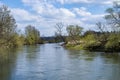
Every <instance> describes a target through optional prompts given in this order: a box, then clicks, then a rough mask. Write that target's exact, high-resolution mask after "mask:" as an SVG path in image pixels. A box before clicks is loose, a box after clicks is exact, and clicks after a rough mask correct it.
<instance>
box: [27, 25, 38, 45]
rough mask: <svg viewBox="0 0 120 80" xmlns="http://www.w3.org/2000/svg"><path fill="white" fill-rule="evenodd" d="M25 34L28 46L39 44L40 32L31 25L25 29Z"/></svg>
mask: <svg viewBox="0 0 120 80" xmlns="http://www.w3.org/2000/svg"><path fill="white" fill-rule="evenodd" d="M25 34H26V44H29V45H31V44H37V43H39V41H40V32H39V31H38V30H37V29H36V28H35V27H34V26H31V25H28V26H27V27H26V28H25Z"/></svg>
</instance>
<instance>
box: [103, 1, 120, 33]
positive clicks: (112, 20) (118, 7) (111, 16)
mask: <svg viewBox="0 0 120 80" xmlns="http://www.w3.org/2000/svg"><path fill="white" fill-rule="evenodd" d="M106 12H107V13H108V14H107V15H106V16H105V19H106V20H107V22H108V24H109V25H111V27H112V28H113V30H114V31H120V30H119V29H120V1H115V2H114V3H113V7H112V8H108V9H107V10H106Z"/></svg>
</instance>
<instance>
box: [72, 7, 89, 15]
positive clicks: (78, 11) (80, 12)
mask: <svg viewBox="0 0 120 80" xmlns="http://www.w3.org/2000/svg"><path fill="white" fill-rule="evenodd" d="M73 11H74V12H75V13H76V14H77V15H79V16H82V17H84V16H90V15H91V13H90V12H88V11H87V10H86V8H85V7H81V8H74V9H73Z"/></svg>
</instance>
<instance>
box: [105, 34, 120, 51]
mask: <svg viewBox="0 0 120 80" xmlns="http://www.w3.org/2000/svg"><path fill="white" fill-rule="evenodd" d="M105 49H106V50H107V51H119V50H120V34H118V33H117V34H115V33H112V34H111V35H110V36H109V38H108V42H107V43H106V45H105Z"/></svg>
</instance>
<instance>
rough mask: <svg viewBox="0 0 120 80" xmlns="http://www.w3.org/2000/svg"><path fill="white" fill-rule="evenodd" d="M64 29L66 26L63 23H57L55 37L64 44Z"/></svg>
mask: <svg viewBox="0 0 120 80" xmlns="http://www.w3.org/2000/svg"><path fill="white" fill-rule="evenodd" d="M63 28H64V24H63V23H62V22H59V23H56V25H55V29H56V31H55V36H56V37H57V39H60V40H62V41H63V42H65V38H64V36H63Z"/></svg>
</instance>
